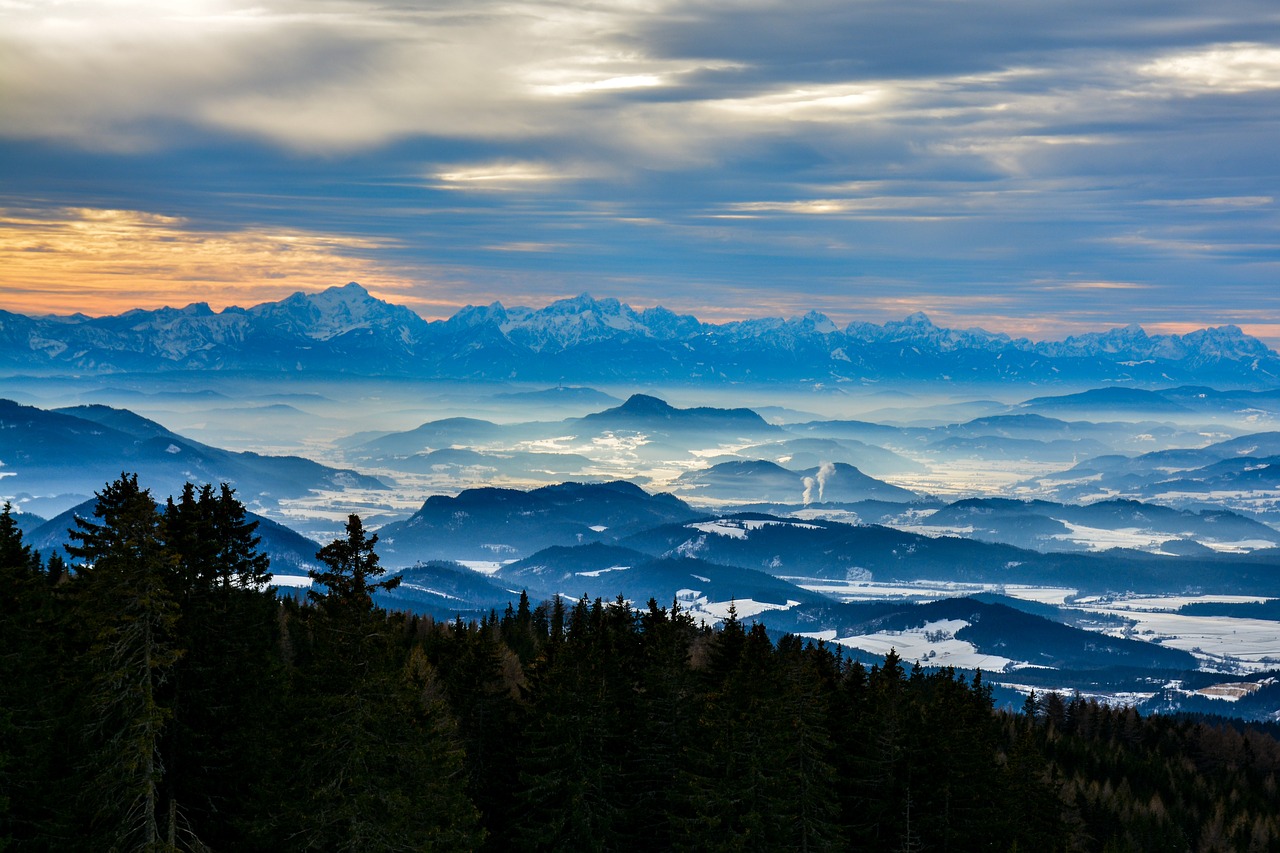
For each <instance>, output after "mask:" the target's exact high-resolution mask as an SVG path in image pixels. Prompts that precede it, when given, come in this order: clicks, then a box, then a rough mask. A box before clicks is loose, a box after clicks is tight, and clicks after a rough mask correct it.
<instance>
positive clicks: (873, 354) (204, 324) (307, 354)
mask: <svg viewBox="0 0 1280 853" xmlns="http://www.w3.org/2000/svg"><path fill="white" fill-rule="evenodd" d="M0 369H5V370H11V371H12V370H24V371H51V370H76V371H95V372H104V373H110V372H120V371H142V372H147V371H163V370H193V369H197V370H264V371H280V370H284V371H305V372H333V373H361V374H369V375H386V376H423V377H433V378H453V379H519V380H524V381H552V382H559V381H560V380H562V379H565V380H568V381H573V382H581V381H589V380H604V381H609V380H612V381H633V382H642V381H667V382H744V381H759V382H809V383H830V382H876V381H880V380H892V379H897V380H950V381H969V382H985V381H1010V380H1023V381H1037V382H1047V383H1061V382H1080V381H1128V382H1136V383H1157V384H1159V383H1164V384H1167V383H1170V382H1210V381H1212V382H1219V383H1220V382H1230V383H1233V384H1242V385H1250V386H1257V385H1267V384H1273V383H1276V382H1277V381H1280V355H1278V354H1277V353H1276V352H1275V351H1274V350H1271V349H1269V348H1268V347H1267V346H1265V345H1264V344H1263V343H1262V342H1261V341H1259V340H1258V339H1256V338H1253V337H1251V336H1249V335H1246V334H1245V333H1244V332H1242V331H1241V330H1240V329H1239V328H1238V327H1236V326H1220V327H1217V328H1207V329H1200V330H1198V331H1194V332H1189V333H1187V334H1185V335H1148V334H1147V333H1146V332H1145V331H1144V330H1143V329H1142V328H1140V327H1138V326H1134V325H1130V326H1125V327H1123V328H1116V329H1111V330H1108V331H1105V332H1096V333H1089V334H1084V335H1076V336H1073V337H1069V338H1067V339H1065V340H1062V341H1040V342H1033V341H1030V340H1027V339H1025V338H1012V337H1010V336H1009V335H1006V334H1003V333H993V332H988V331H985V330H982V329H947V328H942V327H939V326H936V325H934V324H933V322H932V321H930V320H929V318H928V317H927V316H925V315H924V314H922V313H916V314H912V315H911V316H909V317H907V318H906V319H904V320H902V321H901V322H889V323H885V324H884V325H883V326H879V325H876V324H873V323H864V322H853V323H850V324H849V325H847V326H846V327H844V328H843V329H842V328H840V327H839V326H837V325H836V324H835V323H834V322H832V321H831V320H830V318H828V317H826V316H825V315H823V314H820V313H818V312H816V311H811V312H809V313H808V314H805V315H803V316H801V317H793V318H790V319H783V318H762V319H751V320H741V321H736V322H730V323H723V324H712V323H706V322H703V321H701V320H698V319H697V318H696V317H693V316H690V315H684V314H676V313H675V312H673V311H670V310H668V309H666V308H661V307H655V308H646V309H643V310H640V311H637V310H635V309H633V308H631V306H629V305H626V304H624V303H621V302H619V301H618V300H616V299H600V300H597V299H593V298H591V297H590V296H588V295H585V294H584V295H582V296H578V297H575V298H573V299H561V300H558V301H555V302H552V303H551V304H550V305H547V306H545V307H543V308H537V309H535V308H526V307H510V308H508V307H506V306H503V305H502V304H501V303H498V302H495V303H493V304H492V305H488V306H468V307H466V308H463V309H462V310H460V311H458V312H457V313H456V314H454V315H453V316H452V317H450V318H449V319H448V320H438V321H432V322H428V321H426V320H423V319H422V318H421V317H419V316H418V315H417V314H415V313H414V312H413V311H411V310H410V309H408V308H406V307H404V306H399V305H393V304H391V303H389V302H385V301H383V300H380V299H376V298H374V297H373V296H371V295H370V294H369V293H368V291H366V290H365V289H364V288H363V287H361V286H360V285H359V284H356V283H354V282H352V283H350V284H347V285H345V286H343V287H334V288H329V289H328V290H325V291H323V292H321V293H314V294H304V293H301V292H299V293H295V294H293V295H292V296H289V297H287V298H286V299H283V300H280V301H278V302H267V303H263V304H261V305H256V306H253V307H251V308H247V309H246V308H238V307H231V308H227V309H225V310H223V311H220V312H214V311H213V310H212V309H210V307H209V306H208V305H206V304H204V303H196V304H192V305H188V306H186V307H185V308H176V309H175V308H162V309H158V310H154V311H146V310H133V311H128V312H125V313H124V314H120V315H116V316H112V317H96V318H95V317H86V316H84V315H82V314H77V315H72V316H69V317H28V316H25V315H21V314H14V313H11V312H7V311H0Z"/></svg>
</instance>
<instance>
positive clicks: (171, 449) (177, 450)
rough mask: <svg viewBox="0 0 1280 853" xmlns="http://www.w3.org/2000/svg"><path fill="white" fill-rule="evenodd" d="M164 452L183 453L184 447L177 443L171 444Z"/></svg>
mask: <svg viewBox="0 0 1280 853" xmlns="http://www.w3.org/2000/svg"><path fill="white" fill-rule="evenodd" d="M164 452H165V453H181V452H182V448H181V447H179V446H178V445H176V444H170V445H169V446H168V447H166V448H165V449H164Z"/></svg>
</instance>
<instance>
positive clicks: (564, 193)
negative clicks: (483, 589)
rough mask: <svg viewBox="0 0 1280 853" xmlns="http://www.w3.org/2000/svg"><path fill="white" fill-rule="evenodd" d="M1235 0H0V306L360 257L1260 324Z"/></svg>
mask: <svg viewBox="0 0 1280 853" xmlns="http://www.w3.org/2000/svg"><path fill="white" fill-rule="evenodd" d="M1278 138H1280V10H1278V9H1277V8H1276V6H1275V5H1274V4H1273V3H1271V2H1262V0H1227V2H1223V3H1219V4H1215V6H1214V7H1213V10H1212V12H1209V11H1208V10H1207V9H1206V7H1204V6H1203V4H1200V3H1192V2H1174V3H1161V4H1149V3H1144V2H1123V3H1102V2H1086V3H1082V4H1069V5H1068V4H1048V5H1045V4H1026V3H1021V2H1013V0H974V2H964V3H945V4H942V3H933V2H922V0H919V1H918V0H912V2H906V3H880V2H856V3H848V2H843V0H841V2H836V0H803V1H802V2H800V3H787V4H783V3H773V2H761V3H753V4H727V3H716V2H693V3H689V2H681V3H674V2H660V0H655V2H618V3H590V4H588V3H583V4H573V5H564V4H552V3H539V2H532V3H525V4H519V5H514V6H513V5H509V4H500V3H488V2H478V3H477V2H468V3H436V4H432V5H430V6H429V7H428V6H418V5H406V6H399V7H397V6H391V7H388V6H385V5H383V4H375V3H365V2H357V0H331V2H318V3H316V2H308V3H303V2H300V0H268V2H265V3H258V4H244V3H239V2H234V0H201V2H193V3H183V4H180V5H179V6H174V5H173V4H168V3H158V2H128V1H127V0H120V2H89V0H68V2H62V3H56V4H47V3H25V2H11V3H6V4H3V5H0V208H2V209H3V210H2V212H0V263H2V264H3V267H2V269H3V272H0V308H3V309H7V310H14V311H21V312H25V313H59V314H65V313H73V312H76V311H82V312H86V313H94V314H98V313H114V312H118V311H123V310H127V309H129V308H133V307H155V306H158V305H164V304H169V305H174V306H179V305H183V304H186V303H189V302H196V301H204V302H209V303H210V304H211V305H213V306H214V307H215V308H218V307H222V306H226V305H233V304H237V305H249V304H254V303H256V302H260V301H264V300H268V299H277V298H280V297H281V296H283V295H286V294H288V293H290V292H293V291H295V290H304V291H313V290H320V289H323V288H325V287H328V286H331V285H334V284H341V283H344V282H346V281H351V280H356V281H359V282H361V283H362V284H363V285H365V286H366V287H367V288H369V290H370V291H371V292H373V293H374V294H376V295H378V296H380V297H382V298H386V299H389V300H391V301H396V302H400V303H403V304H406V305H409V306H411V307H413V308H415V309H416V310H419V311H421V312H422V313H423V314H424V315H426V316H445V315H447V314H449V313H450V312H451V311H452V310H454V309H455V308H456V307H459V306H461V305H464V304H467V303H481V302H488V301H492V300H494V299H500V300H502V301H504V302H508V303H513V302H524V303H527V304H543V303H545V302H548V301H550V300H552V299H554V298H557V297H561V296H566V295H572V294H576V293H580V292H584V291H585V292H591V293H593V294H595V295H597V296H601V297H604V296H614V297H617V298H619V299H623V300H624V301H629V302H631V303H633V304H636V305H656V304H663V305H666V306H668V307H671V308H673V309H676V310H683V311H692V312H695V313H697V314H698V315H699V316H703V317H706V318H722V319H730V318H740V317H746V316H760V315H762V314H765V313H796V312H800V313H803V312H804V311H806V310H809V309H811V308H814V309H818V310H821V311H824V312H827V313H829V314H830V315H831V316H832V317H833V318H836V319H838V320H839V321H842V322H847V321H850V320H855V319H866V320H872V321H876V322H883V321H884V320H886V319H899V318H901V317H902V316H904V313H905V312H907V311H909V310H924V311H926V312H928V313H929V314H930V315H931V316H935V317H936V318H938V319H940V320H945V321H949V322H952V323H954V324H955V325H963V326H969V325H982V326H986V327H990V328H994V329H999V330H1002V331H1008V332H1010V333H1012V334H1033V335H1046V336H1061V335H1065V334H1070V333H1073V332H1078V331H1082V330H1090V329H1098V328H1104V327H1109V326H1116V325H1125V324H1128V323H1140V324H1143V325H1144V326H1146V327H1147V328H1148V329H1150V330H1174V329H1190V328H1197V327H1201V326H1206V325H1219V324H1225V323H1234V324H1236V325H1239V326H1241V327H1242V328H1244V329H1246V330H1247V331H1251V332H1252V333H1254V334H1257V335H1258V336H1260V337H1262V338H1264V339H1265V340H1267V341H1268V343H1270V344H1271V345H1273V346H1274V345H1276V343H1278V342H1280V334H1277V329H1280V286H1277V285H1278V283H1280V282H1278V279H1280V208H1278V206H1277V202H1276V199H1277V198H1280V160H1278V159H1277V158H1276V156H1275V140H1276V139H1278Z"/></svg>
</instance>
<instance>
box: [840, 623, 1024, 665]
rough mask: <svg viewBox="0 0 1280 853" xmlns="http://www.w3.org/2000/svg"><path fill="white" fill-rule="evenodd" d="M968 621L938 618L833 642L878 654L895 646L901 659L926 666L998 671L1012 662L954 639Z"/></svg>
mask: <svg viewBox="0 0 1280 853" xmlns="http://www.w3.org/2000/svg"><path fill="white" fill-rule="evenodd" d="M968 624H969V623H968V622H966V621H965V620H963V619H939V620H937V621H934V622H929V623H926V624H924V625H921V626H920V627H918V628H911V629H908V630H906V631H879V632H877V633H875V634H864V635H862V636H857V637H840V638H837V639H835V642H837V643H839V644H840V645H842V646H846V647H848V648H851V649H862V650H863V651H866V652H871V653H872V654H877V655H884V654H888V652H889V650H890V649H896V650H897V652H898V655H899V656H900V657H901V658H902V659H903V660H904V661H912V662H914V661H919V662H920V663H922V664H926V665H928V666H954V667H956V668H959V669H982V670H983V671H986V672H999V671H1003V670H1004V669H1005V668H1006V667H1008V666H1011V665H1012V664H1013V663H1014V662H1013V661H1012V660H1010V659H1009V658H1006V657H1000V656H999V655H987V654H982V653H980V652H979V651H978V649H977V648H976V647H975V646H974V645H973V644H972V643H970V642H967V641H965V640H957V639H956V638H955V634H956V631H959V630H960V629H961V628H965V627H967V626H968Z"/></svg>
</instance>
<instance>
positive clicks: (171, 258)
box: [0, 208, 413, 315]
mask: <svg viewBox="0 0 1280 853" xmlns="http://www.w3.org/2000/svg"><path fill="white" fill-rule="evenodd" d="M186 225H187V223H186V222H185V220H182V219H180V218H177V217H172V216H162V215H159V214H154V213H144V212H140V211H133V210H101V209H91V208H65V209H63V210H61V211H59V212H58V213H57V214H56V215H54V216H50V215H49V214H48V213H42V214H40V215H35V214H28V213H25V212H23V211H15V210H12V209H8V210H0V308H4V309H6V310H9V311H16V312H20V313H24V314H74V313H77V312H78V313H83V314H89V315H106V314H119V313H121V312H124V311H127V310H129V309H131V308H146V309H153V308H161V307H164V306H170V307H174V308H180V307H183V306H185V305H189V304H191V303H193V302H207V303H209V305H210V307H212V308H214V309H215V310H221V309H223V308H226V307H228V306H232V305H238V306H242V307H247V306H250V305H255V304H258V303H260V302H264V301H269V300H272V299H280V298H283V297H285V296H288V295H289V294H291V293H293V292H294V291H298V290H302V291H316V290H323V289H324V288H327V287H331V286H333V285H335V284H345V283H346V282H348V281H359V282H360V283H361V284H362V285H364V286H365V287H366V288H367V289H368V290H369V291H370V292H371V293H374V295H377V296H380V297H381V298H391V299H392V300H393V301H394V297H395V295H396V294H397V293H399V292H400V291H403V290H406V289H407V288H409V287H411V286H412V285H413V282H412V281H410V280H408V279H407V278H405V277H403V276H400V275H397V274H395V273H391V272H388V271H386V270H385V269H383V268H382V267H380V266H379V265H378V264H376V263H375V262H374V261H372V260H370V259H368V258H366V257H361V256H360V255H359V254H358V253H360V252H368V251H370V250H374V249H377V248H379V247H381V246H384V245H386V244H385V243H383V242H379V241H374V240H366V239H358V238H350V237H333V236H328V235H322V234H314V233H309V232H306V231H301V230H292V229H271V230H264V229H246V230H239V231H201V230H197V229H192V228H188V227H186Z"/></svg>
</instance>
